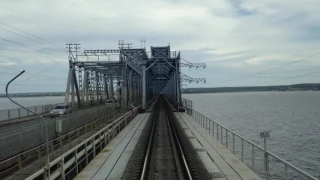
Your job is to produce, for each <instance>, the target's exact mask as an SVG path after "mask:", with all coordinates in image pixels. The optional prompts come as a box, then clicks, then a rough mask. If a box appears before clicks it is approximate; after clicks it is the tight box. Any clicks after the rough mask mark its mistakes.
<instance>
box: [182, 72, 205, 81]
mask: <svg viewBox="0 0 320 180" xmlns="http://www.w3.org/2000/svg"><path fill="white" fill-rule="evenodd" d="M180 80H181V81H182V82H189V83H192V82H196V83H199V82H203V83H206V82H207V79H206V78H192V77H190V76H188V75H185V74H183V73H181V77H180Z"/></svg>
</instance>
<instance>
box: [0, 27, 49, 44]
mask: <svg viewBox="0 0 320 180" xmlns="http://www.w3.org/2000/svg"><path fill="white" fill-rule="evenodd" d="M0 29H2V30H3V31H6V32H9V33H11V34H15V35H17V36H21V37H24V38H26V39H29V40H32V41H36V42H40V43H44V42H41V41H39V40H35V39H32V38H29V37H27V36H24V35H22V34H18V33H15V32H12V31H9V30H7V29H4V28H0Z"/></svg>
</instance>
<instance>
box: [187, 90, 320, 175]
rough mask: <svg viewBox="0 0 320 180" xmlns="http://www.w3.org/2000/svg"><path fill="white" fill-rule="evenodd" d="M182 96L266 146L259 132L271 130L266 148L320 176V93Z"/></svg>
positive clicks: (247, 93)
mask: <svg viewBox="0 0 320 180" xmlns="http://www.w3.org/2000/svg"><path fill="white" fill-rule="evenodd" d="M183 97H184V98H186V99H189V100H192V101H193V108H194V109H195V110H197V111H199V112H200V113H203V114H204V115H206V116H207V117H208V118H210V119H212V120H214V121H216V122H218V123H220V124H222V125H224V126H226V127H227V128H229V129H231V130H233V131H235V132H237V133H239V134H240V135H242V136H244V137H245V138H247V139H249V140H251V141H253V142H255V143H257V144H258V145H261V146H262V145H263V139H261V138H260V132H262V131H264V130H268V131H270V137H269V138H268V143H267V147H268V149H269V150H271V152H273V153H275V154H276V155H278V156H280V157H281V158H283V159H285V160H287V161H289V162H290V163H292V164H293V165H295V166H297V167H299V168H301V169H303V170H304V171H306V172H308V173H310V174H311V175H313V176H316V177H317V178H320V111H319V110H320V92H316V91H304V92H298V91H295V92H242V93H213V94H185V95H183ZM271 168H272V167H271ZM279 168H283V167H279ZM283 169H284V168H283ZM289 172H290V171H289ZM293 179H295V178H293Z"/></svg>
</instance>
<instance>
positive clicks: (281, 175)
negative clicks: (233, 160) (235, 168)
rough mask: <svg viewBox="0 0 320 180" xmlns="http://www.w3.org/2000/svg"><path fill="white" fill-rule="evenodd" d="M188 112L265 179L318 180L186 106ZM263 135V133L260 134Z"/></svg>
mask: <svg viewBox="0 0 320 180" xmlns="http://www.w3.org/2000/svg"><path fill="white" fill-rule="evenodd" d="M185 108H186V112H187V113H188V114H189V115H191V116H192V117H193V119H194V120H195V121H196V122H198V123H199V124H200V125H201V127H202V128H204V129H205V130H206V131H207V132H208V133H209V134H211V135H212V136H213V137H215V138H216V139H217V140H218V141H219V142H220V143H221V144H223V145H224V146H225V147H226V148H227V149H229V150H230V151H231V152H232V153H233V154H234V155H236V156H237V157H238V158H239V159H240V160H241V161H242V162H243V163H245V164H246V165H247V166H248V167H249V168H251V169H252V170H253V171H254V172H256V173H257V174H258V175H259V176H260V177H262V178H265V179H267V180H268V179H285V180H288V179H300V180H301V179H311V180H318V179H317V178H315V177H313V176H311V175H310V174H308V173H306V172H304V171H303V170H301V169H299V168H297V167H296V166H294V165H292V164H291V163H289V162H287V161H285V160H284V159H282V158H280V157H278V156H277V155H275V154H273V153H272V152H270V151H268V150H267V149H265V148H263V147H261V146H259V145H257V144H255V143H253V142H251V141H250V140H248V139H246V138H244V137H243V136H241V135H239V134H237V133H235V132H233V131H232V130H230V129H228V128H226V127H225V126H223V125H221V124H219V123H217V122H215V121H213V120H211V119H209V118H208V117H206V116H204V115H203V114H201V113H199V112H198V111H196V110H194V109H191V108H189V107H185ZM260 135H261V134H260Z"/></svg>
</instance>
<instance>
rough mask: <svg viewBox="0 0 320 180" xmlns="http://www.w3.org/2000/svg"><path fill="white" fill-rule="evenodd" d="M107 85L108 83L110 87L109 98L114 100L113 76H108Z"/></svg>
mask: <svg viewBox="0 0 320 180" xmlns="http://www.w3.org/2000/svg"><path fill="white" fill-rule="evenodd" d="M109 83H110V84H109V85H110V89H109V93H110V95H109V96H110V99H112V100H114V89H113V77H112V76H109Z"/></svg>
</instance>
